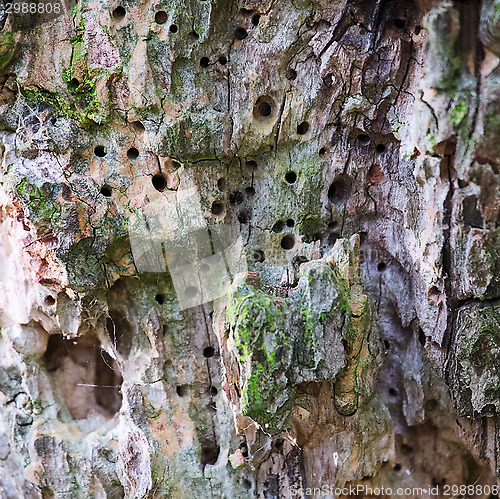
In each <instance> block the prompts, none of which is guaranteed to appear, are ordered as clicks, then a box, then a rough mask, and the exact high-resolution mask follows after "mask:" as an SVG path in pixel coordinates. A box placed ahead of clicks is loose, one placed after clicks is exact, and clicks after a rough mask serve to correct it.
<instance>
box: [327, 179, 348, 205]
mask: <svg viewBox="0 0 500 499" xmlns="http://www.w3.org/2000/svg"><path fill="white" fill-rule="evenodd" d="M350 194H351V186H350V184H349V183H348V182H346V181H345V180H344V179H342V178H339V179H337V180H335V181H334V182H332V183H331V185H330V187H329V189H328V199H329V200H330V202H331V203H333V204H341V203H344V202H345V201H346V200H347V198H348V197H349V196H350Z"/></svg>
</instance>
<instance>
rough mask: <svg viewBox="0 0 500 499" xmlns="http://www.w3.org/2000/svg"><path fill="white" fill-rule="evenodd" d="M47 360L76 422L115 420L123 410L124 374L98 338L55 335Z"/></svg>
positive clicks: (51, 339)
mask: <svg viewBox="0 0 500 499" xmlns="http://www.w3.org/2000/svg"><path fill="white" fill-rule="evenodd" d="M43 359H44V362H45V367H46V368H47V370H48V371H49V372H50V373H52V382H53V384H54V388H55V391H56V392H58V393H59V395H60V397H61V398H62V400H63V401H64V402H65V404H66V407H67V408H68V411H69V413H70V415H71V417H72V418H73V419H75V420H79V419H86V418H88V417H89V416H92V415H103V416H106V417H111V416H113V415H114V414H116V413H117V412H118V411H119V410H120V407H121V402H122V397H121V394H120V387H121V384H122V381H123V380H122V377H121V374H120V373H119V371H118V366H117V364H116V362H115V360H114V359H112V358H111V357H110V356H109V355H108V354H107V353H106V352H104V351H103V350H102V349H101V346H100V343H99V341H98V340H97V338H95V337H94V336H92V335H88V336H81V337H79V338H75V339H69V340H66V339H64V338H63V337H62V336H60V335H52V336H51V337H50V338H49V342H48V344H47V350H46V351H45V354H44V356H43Z"/></svg>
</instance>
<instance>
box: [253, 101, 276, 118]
mask: <svg viewBox="0 0 500 499" xmlns="http://www.w3.org/2000/svg"><path fill="white" fill-rule="evenodd" d="M275 108H276V106H275V104H274V100H273V99H272V98H271V97H270V96H269V95H262V96H260V97H259V98H258V99H257V102H256V103H255V106H254V108H253V115H254V118H255V119H257V120H258V121H262V122H267V121H270V120H272V118H273V116H274V112H275Z"/></svg>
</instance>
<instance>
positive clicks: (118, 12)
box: [112, 5, 126, 21]
mask: <svg viewBox="0 0 500 499" xmlns="http://www.w3.org/2000/svg"><path fill="white" fill-rule="evenodd" d="M125 14H126V12H125V9H124V8H123V7H122V6H121V5H120V6H119V7H116V9H115V10H114V11H113V14H112V15H113V19H114V20H115V21H121V20H122V19H123V18H124V17H125Z"/></svg>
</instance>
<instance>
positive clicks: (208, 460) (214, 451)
mask: <svg viewBox="0 0 500 499" xmlns="http://www.w3.org/2000/svg"><path fill="white" fill-rule="evenodd" d="M219 453H220V446H219V445H218V444H217V443H215V442H210V441H203V442H202V443H201V465H202V466H203V468H205V466H206V465H207V464H210V465H214V464H215V463H216V462H217V459H218V458H219Z"/></svg>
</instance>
